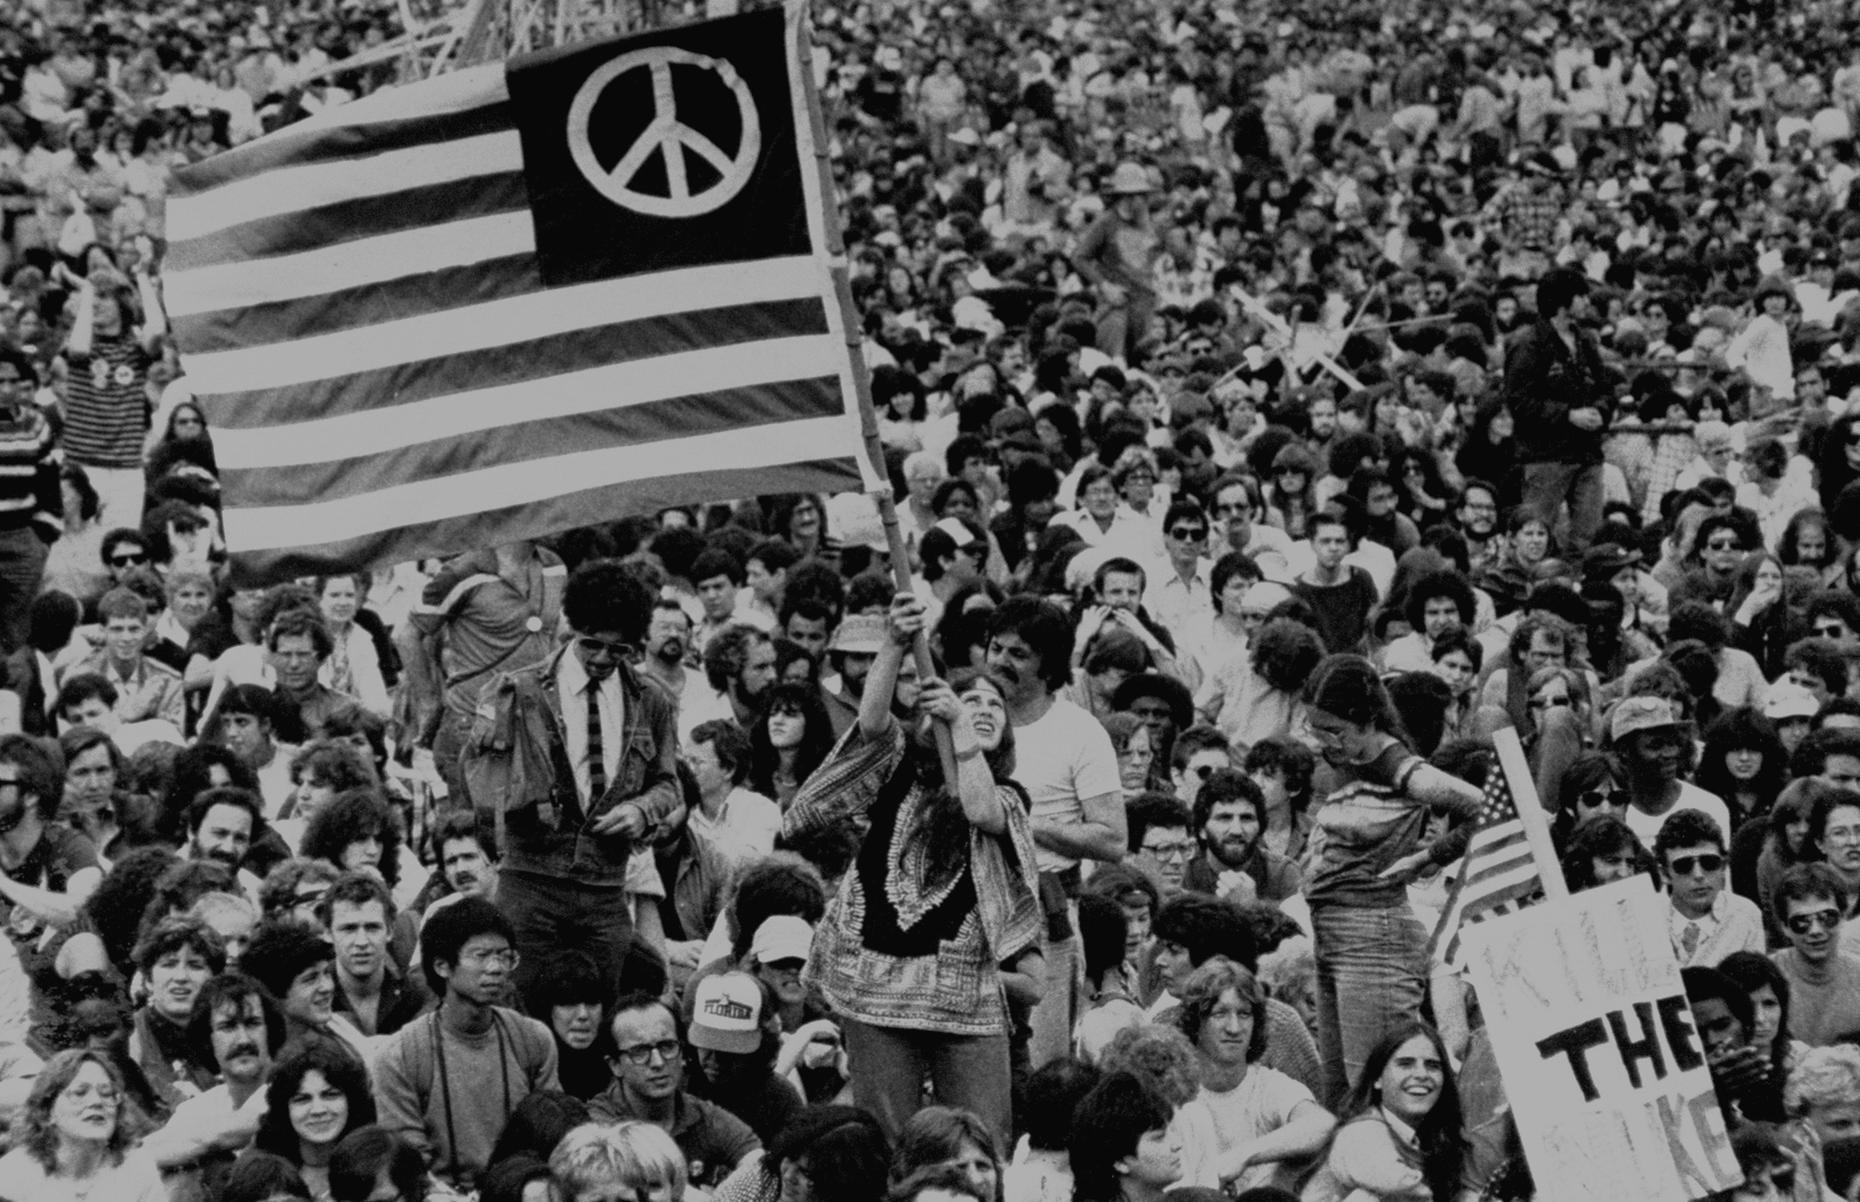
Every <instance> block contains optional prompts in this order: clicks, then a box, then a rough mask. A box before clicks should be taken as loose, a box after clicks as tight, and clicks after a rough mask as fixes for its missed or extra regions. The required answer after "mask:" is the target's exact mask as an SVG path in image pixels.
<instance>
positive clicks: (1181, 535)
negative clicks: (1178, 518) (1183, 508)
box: [1169, 526, 1208, 543]
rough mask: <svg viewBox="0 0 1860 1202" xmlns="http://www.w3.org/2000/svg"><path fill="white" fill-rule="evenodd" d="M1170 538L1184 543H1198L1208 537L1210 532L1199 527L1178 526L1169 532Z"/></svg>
mask: <svg viewBox="0 0 1860 1202" xmlns="http://www.w3.org/2000/svg"><path fill="white" fill-rule="evenodd" d="M1169 537H1170V538H1173V539H1175V540H1177V541H1178V542H1184V543H1198V542H1200V541H1201V540H1202V539H1204V538H1206V537H1208V532H1207V531H1206V530H1204V529H1202V528H1201V527H1199V526H1177V527H1176V528H1175V529H1174V530H1171V531H1170V532H1169Z"/></svg>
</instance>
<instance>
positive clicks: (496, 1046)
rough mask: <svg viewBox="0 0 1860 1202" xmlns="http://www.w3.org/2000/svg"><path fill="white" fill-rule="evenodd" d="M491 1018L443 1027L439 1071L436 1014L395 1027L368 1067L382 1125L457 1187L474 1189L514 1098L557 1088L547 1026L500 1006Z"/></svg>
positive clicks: (517, 1100) (513, 1106) (512, 1108)
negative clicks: (476, 1027)
mask: <svg viewBox="0 0 1860 1202" xmlns="http://www.w3.org/2000/svg"><path fill="white" fill-rule="evenodd" d="M492 1018H493V1022H492V1025H491V1027H490V1028H489V1029H487V1030H485V1031H484V1032H482V1033H481V1034H479V1035H475V1036H464V1035H460V1034H459V1033H458V1032H456V1031H445V1032H444V1035H445V1043H444V1050H445V1059H444V1073H443V1075H442V1073H441V1061H440V1058H439V1056H438V1054H437V1053H438V1050H439V1048H438V1044H437V1042H436V1036H437V1035H438V1034H439V1033H440V1031H441V1026H440V1018H439V1015H438V1014H437V1013H435V1014H433V1015H432V1016H431V1017H430V1018H425V1019H421V1020H420V1021H418V1022H415V1023H412V1024H410V1025H408V1026H406V1027H403V1028H401V1030H400V1031H399V1032H398V1033H397V1034H395V1035H394V1036H393V1037H392V1038H391V1039H390V1040H389V1042H388V1043H387V1046H385V1047H384V1048H382V1049H381V1054H380V1056H379V1058H377V1059H376V1061H375V1066H374V1085H375V1109H376V1110H377V1111H378V1112H379V1115H380V1123H381V1125H382V1126H383V1127H386V1128H387V1129H388V1130H389V1131H392V1132H394V1134H396V1135H398V1136H400V1137H401V1138H402V1139H405V1140H406V1141H407V1142H408V1143H410V1144H412V1145H413V1146H414V1147H415V1148H417V1149H419V1152H420V1154H421V1155H422V1156H424V1157H425V1158H426V1164H427V1168H428V1169H429V1170H430V1171H431V1172H433V1173H434V1174H435V1175H437V1176H439V1177H440V1178H442V1179H444V1180H447V1181H450V1182H451V1183H452V1184H454V1185H455V1186H457V1187H459V1188H461V1189H471V1188H473V1186H474V1185H475V1183H476V1181H477V1177H478V1174H479V1173H481V1172H483V1171H484V1168H485V1166H486V1165H487V1164H488V1163H489V1161H490V1158H491V1149H492V1148H493V1147H494V1146H495V1145H496V1143H497V1137H498V1134H499V1133H500V1132H501V1131H503V1129H504V1123H505V1122H506V1121H507V1120H508V1119H509V1118H510V1115H511V1113H512V1112H513V1111H515V1110H516V1108H517V1105H518V1104H519V1103H520V1102H522V1101H523V1099H524V1098H527V1097H528V1096H529V1095H530V1094H532V1093H534V1092H536V1091H537V1090H542V1089H560V1088H561V1087H562V1086H561V1082H560V1081H559V1080H558V1079H557V1076H556V1057H555V1039H554V1037H552V1036H551V1035H550V1034H549V1028H548V1027H545V1026H544V1025H543V1024H541V1023H539V1022H537V1021H536V1020H535V1019H533V1018H527V1017H525V1016H524V1015H521V1014H518V1013H517V1012H516V1011H514V1010H506V1009H504V1008H503V1007H501V1006H500V1007H495V1008H494V1009H493V1010H492ZM448 1087H449V1088H448Z"/></svg>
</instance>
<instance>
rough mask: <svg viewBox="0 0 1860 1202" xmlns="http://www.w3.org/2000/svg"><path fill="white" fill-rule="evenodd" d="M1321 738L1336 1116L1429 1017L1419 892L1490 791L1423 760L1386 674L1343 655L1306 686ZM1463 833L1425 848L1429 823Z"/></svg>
mask: <svg viewBox="0 0 1860 1202" xmlns="http://www.w3.org/2000/svg"><path fill="white" fill-rule="evenodd" d="M1305 704H1306V706H1307V707H1308V711H1309V721H1310V724H1311V732H1312V734H1313V735H1315V736H1316V738H1317V742H1318V746H1319V749H1320V751H1321V752H1322V754H1323V756H1324V759H1325V760H1326V761H1327V762H1328V763H1329V764H1330V766H1331V768H1332V769H1334V770H1335V772H1336V774H1337V777H1338V778H1339V781H1340V783H1339V785H1338V787H1337V788H1335V789H1334V790H1333V791H1332V792H1331V793H1330V795H1329V797H1328V798H1327V799H1326V800H1325V803H1324V805H1323V806H1322V807H1321V808H1320V809H1319V810H1318V811H1317V813H1316V815H1315V818H1316V823H1317V828H1318V831H1317V834H1318V837H1317V838H1314V840H1313V841H1314V843H1318V844H1319V845H1320V846H1321V847H1322V850H1321V851H1320V852H1319V854H1318V858H1317V862H1316V864H1315V865H1314V866H1313V868H1312V871H1311V875H1310V876H1309V877H1308V878H1307V880H1306V883H1305V896H1306V898H1307V899H1308V900H1309V902H1310V905H1311V928H1312V934H1313V936H1314V943H1315V945H1316V953H1317V964H1318V1053H1319V1056H1320V1057H1321V1058H1322V1060H1323V1068H1324V1090H1325V1098H1324V1099H1323V1100H1325V1101H1326V1102H1327V1103H1328V1104H1329V1105H1330V1106H1331V1107H1332V1109H1333V1110H1334V1109H1335V1107H1336V1106H1337V1105H1339V1104H1341V1103H1342V1102H1343V1101H1344V1100H1345V1098H1346V1097H1348V1095H1349V1090H1350V1088H1351V1086H1352V1084H1354V1083H1355V1082H1356V1080H1357V1078H1358V1077H1359V1076H1360V1075H1361V1074H1362V1071H1363V1066H1364V1064H1365V1063H1367V1061H1368V1058H1369V1053H1370V1049H1372V1048H1374V1047H1375V1046H1376V1045H1377V1044H1378V1043H1380V1042H1381V1041H1382V1039H1383V1038H1384V1037H1385V1036H1386V1035H1387V1034H1388V1033H1389V1032H1391V1031H1393V1030H1395V1029H1397V1028H1398V1027H1400V1026H1401V1025H1402V1024H1403V1023H1406V1022H1409V1021H1411V1020H1413V1019H1415V1018H1418V1017H1419V1016H1420V1013H1421V997H1422V989H1423V986H1424V983H1425V981H1426V978H1427V931H1426V930H1425V929H1424V928H1423V927H1422V925H1421V922H1420V920H1419V919H1418V918H1416V917H1415V915H1414V911H1413V909H1412V908H1410V906H1409V904H1408V895H1407V888H1408V882H1409V881H1411V880H1413V879H1414V878H1415V877H1416V876H1419V875H1420V874H1421V873H1422V872H1423V871H1425V870H1426V869H1427V868H1429V867H1430V866H1439V865H1444V864H1447V863H1450V862H1451V861H1453V860H1454V859H1457V858H1458V857H1459V855H1460V854H1461V853H1462V852H1463V851H1464V850H1465V847H1466V841H1467V839H1468V838H1469V837H1470V835H1471V831H1472V827H1471V824H1470V822H1469V820H1470V819H1472V818H1473V817H1474V816H1475V815H1476V814H1478V812H1479V806H1480V801H1481V794H1480V791H1479V790H1478V789H1477V788H1476V787H1475V786H1473V785H1470V784H1468V783H1467V782H1465V781H1463V780H1460V779H1458V778H1456V777H1452V776H1449V775H1447V774H1446V773H1445V772H1442V771H1441V770H1440V769H1438V768H1435V767H1433V766H1432V765H1430V764H1429V763H1428V762H1427V761H1426V760H1424V759H1422V758H1421V757H1420V756H1419V755H1417V754H1415V752H1414V749H1413V746H1412V744H1411V742H1410V740H1409V737H1408V734H1407V731H1406V730H1405V729H1404V728H1403V726H1402V722H1401V718H1400V716H1399V715H1398V714H1397V713H1396V711H1395V705H1394V703H1393V702H1392V701H1391V700H1390V699H1389V694H1388V690H1387V689H1386V688H1384V687H1383V684H1382V680H1381V678H1380V677H1379V676H1378V674H1377V672H1376V669H1375V666H1374V665H1373V664H1371V663H1370V662H1369V661H1368V660H1366V659H1364V658H1363V657H1362V656H1359V655H1333V656H1331V657H1329V658H1328V659H1326V660H1324V661H1323V662H1322V663H1320V664H1319V665H1318V668H1317V671H1316V672H1315V673H1313V674H1312V676H1311V679H1310V681H1309V683H1307V685H1306V686H1305ZM1434 812H1440V813H1444V814H1446V815H1448V817H1449V819H1450V821H1451V823H1452V829H1451V830H1450V833H1448V834H1447V835H1445V836H1443V837H1441V838H1438V839H1435V840H1434V841H1432V842H1427V841H1426V840H1425V836H1426V832H1427V826H1428V817H1429V815H1430V814H1431V813H1434Z"/></svg>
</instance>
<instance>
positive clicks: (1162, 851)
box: [1143, 843, 1195, 860]
mask: <svg viewBox="0 0 1860 1202" xmlns="http://www.w3.org/2000/svg"><path fill="white" fill-rule="evenodd" d="M1193 850H1195V845H1194V844H1193V843H1145V844H1144V845H1143V851H1145V852H1146V853H1148V854H1149V855H1152V856H1154V857H1156V858H1157V859H1158V860H1186V859H1187V858H1188V853H1189V852H1191V851H1193Z"/></svg>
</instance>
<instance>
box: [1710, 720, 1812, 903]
mask: <svg viewBox="0 0 1860 1202" xmlns="http://www.w3.org/2000/svg"><path fill="white" fill-rule="evenodd" d="M1693 781H1694V783H1696V784H1697V785H1698V787H1699V788H1701V789H1703V790H1705V791H1706V792H1707V793H1710V794H1712V795H1714V796H1716V797H1721V798H1723V799H1724V803H1725V804H1726V805H1728V806H1730V807H1731V825H1732V827H1733V828H1734V829H1735V828H1738V827H1742V826H1743V825H1744V824H1746V823H1748V822H1751V821H1753V820H1756V819H1761V818H1764V817H1767V816H1768V814H1769V812H1770V807H1771V806H1773V805H1775V804H1776V797H1777V795H1778V794H1779V793H1781V792H1782V791H1783V786H1784V785H1786V784H1788V783H1789V756H1788V753H1787V752H1785V751H1784V750H1783V745H1782V739H1781V738H1779V737H1778V736H1777V734H1776V724H1775V723H1774V722H1771V721H1770V720H1769V719H1768V718H1765V717H1764V716H1763V715H1762V714H1760V713H1758V712H1757V711H1756V710H1754V709H1735V710H1730V711H1728V712H1726V713H1723V714H1720V715H1719V716H1718V719H1717V721H1715V722H1713V723H1712V724H1711V725H1710V726H1709V727H1707V728H1706V730H1705V754H1704V756H1703V757H1702V758H1701V759H1700V760H1699V767H1698V773H1697V774H1696V775H1695V776H1694V777H1693ZM1727 834H1728V833H1727ZM1755 859H1756V857H1755V855H1754V854H1753V855H1752V857H1751V862H1752V868H1753V869H1754V867H1755Z"/></svg>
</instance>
